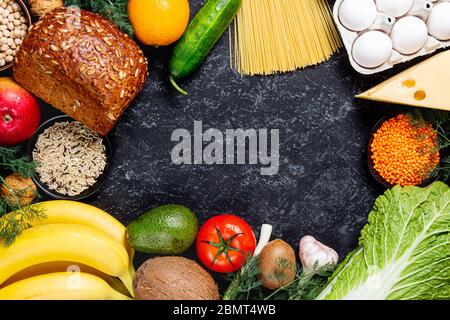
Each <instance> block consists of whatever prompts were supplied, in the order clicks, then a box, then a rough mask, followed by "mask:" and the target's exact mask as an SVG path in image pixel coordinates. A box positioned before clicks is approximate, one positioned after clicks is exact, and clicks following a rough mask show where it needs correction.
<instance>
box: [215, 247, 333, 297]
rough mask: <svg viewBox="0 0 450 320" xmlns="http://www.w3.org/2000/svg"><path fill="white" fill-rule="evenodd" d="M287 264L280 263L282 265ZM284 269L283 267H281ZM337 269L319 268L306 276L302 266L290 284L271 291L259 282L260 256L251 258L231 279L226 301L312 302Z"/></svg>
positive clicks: (225, 295) (298, 268)
mask: <svg viewBox="0 0 450 320" xmlns="http://www.w3.org/2000/svg"><path fill="white" fill-rule="evenodd" d="M283 263H286V262H285V261H284V262H283V261H280V264H283ZM280 267H282V265H280ZM334 269H335V268H331V267H325V268H319V269H318V271H317V272H316V273H315V274H313V275H310V274H304V273H303V271H302V268H301V266H300V265H298V267H297V275H296V277H295V279H294V280H293V281H292V282H290V283H289V284H287V285H285V286H283V287H281V288H279V289H277V290H275V291H272V292H271V291H269V290H267V289H265V288H264V287H263V286H262V283H261V281H260V280H259V276H260V271H259V268H258V256H254V257H252V258H250V259H249V260H248V262H247V264H246V265H245V266H244V267H243V268H242V269H241V270H240V271H239V272H238V273H236V274H235V275H234V276H233V277H232V278H231V284H230V286H229V287H228V289H227V291H226V292H225V294H224V296H223V299H224V300H312V299H314V298H316V296H317V295H318V294H319V293H320V292H321V291H322V290H323V288H324V287H325V286H326V284H327V279H328V277H330V276H331V275H332V274H333V271H334Z"/></svg>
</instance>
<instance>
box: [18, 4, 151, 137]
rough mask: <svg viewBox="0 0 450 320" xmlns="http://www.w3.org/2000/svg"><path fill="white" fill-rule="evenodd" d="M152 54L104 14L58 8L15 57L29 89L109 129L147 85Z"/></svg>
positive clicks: (30, 34) (95, 126)
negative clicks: (148, 54)
mask: <svg viewBox="0 0 450 320" xmlns="http://www.w3.org/2000/svg"><path fill="white" fill-rule="evenodd" d="M147 76H148V67H147V59H146V58H145V56H144V54H143V52H142V51H141V50H140V49H139V47H138V46H137V44H136V43H135V42H134V41H133V40H132V39H131V38H130V37H128V35H126V34H124V33H122V32H121V31H120V30H119V29H117V28H116V27H115V26H114V25H113V24H112V23H111V22H109V21H108V20H106V19H105V18H103V17H102V16H100V15H98V14H95V13H91V12H88V11H84V10H79V9H75V8H58V9H56V10H53V11H51V12H50V13H48V14H46V15H45V16H44V17H43V18H42V19H41V20H40V21H38V22H37V23H36V24H35V25H34V26H33V27H32V29H31V31H30V32H28V34H27V36H26V37H25V39H24V41H23V43H22V45H21V47H20V50H19V52H18V54H17V55H16V59H15V62H14V72H13V77H14V79H15V80H16V81H17V82H18V83H19V84H20V85H21V86H22V87H24V88H25V89H27V90H28V91H30V92H32V93H34V94H35V95H36V96H38V97H40V98H41V99H43V100H44V101H46V102H47V103H49V104H51V105H52V106H54V107H55V108H57V109H59V110H61V111H62V112H64V113H66V114H67V115H69V116H71V117H72V118H74V119H76V120H78V121H80V122H81V123H83V124H85V125H86V126H88V127H89V128H91V129H92V130H94V131H95V132H97V133H99V134H101V135H106V134H108V132H109V131H111V129H112V128H113V127H114V125H115V124H116V122H117V120H118V119H119V117H120V116H121V115H122V113H123V112H124V111H125V109H126V108H127V107H128V105H129V104H130V103H131V101H132V100H133V99H134V98H135V97H136V95H137V94H138V93H139V91H140V90H141V89H142V88H143V86H144V83H145V81H146V79H147Z"/></svg>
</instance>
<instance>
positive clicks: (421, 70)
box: [356, 50, 450, 111]
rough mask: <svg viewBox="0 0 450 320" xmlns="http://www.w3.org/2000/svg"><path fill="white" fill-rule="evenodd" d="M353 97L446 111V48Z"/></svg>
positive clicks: (449, 102) (449, 97) (449, 105)
mask: <svg viewBox="0 0 450 320" xmlns="http://www.w3.org/2000/svg"><path fill="white" fill-rule="evenodd" d="M356 97H357V98H362V99H369V100H376V101H382V102H387V103H398V104H404V105H409V106H415V107H423V108H432V109H441V110H447V111H450V50H448V51H445V52H443V53H440V54H438V55H435V56H434V57H431V58H430V59H428V60H426V61H424V62H422V63H420V64H418V65H416V66H414V67H412V68H410V69H408V70H406V71H403V72H402V73H400V74H398V75H396V76H395V77H393V78H391V79H388V80H386V81H385V82H383V83H381V84H379V85H378V86H376V87H374V88H372V89H370V90H368V91H366V92H363V93H361V94H359V95H357V96H356Z"/></svg>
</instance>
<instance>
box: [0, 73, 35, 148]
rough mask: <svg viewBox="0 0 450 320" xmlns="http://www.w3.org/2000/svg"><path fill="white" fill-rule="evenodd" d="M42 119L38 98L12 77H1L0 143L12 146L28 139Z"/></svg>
mask: <svg viewBox="0 0 450 320" xmlns="http://www.w3.org/2000/svg"><path fill="white" fill-rule="evenodd" d="M40 120H41V110H40V108H39V104H38V102H37V100H36V98H34V97H33V95H32V94H31V93H29V92H28V91H26V90H25V89H23V88H22V87H21V86H19V85H18V84H17V83H16V82H14V80H12V79H11V78H0V145H4V146H12V145H15V144H18V143H21V142H24V141H26V140H28V139H29V138H30V137H31V136H32V135H33V133H34V132H35V131H36V129H37V128H38V126H39V122H40Z"/></svg>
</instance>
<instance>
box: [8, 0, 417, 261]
mask: <svg viewBox="0 0 450 320" xmlns="http://www.w3.org/2000/svg"><path fill="white" fill-rule="evenodd" d="M195 2H196V4H193V5H192V11H193V13H194V12H195V11H196V10H197V9H198V7H199V5H200V3H203V1H198V2H197V1H195ZM191 3H193V2H191ZM145 50H146V54H147V56H148V58H149V61H150V70H151V71H150V77H149V80H148V83H147V86H146V87H145V89H144V91H143V92H142V94H141V95H140V96H139V98H138V99H136V101H135V102H134V103H133V104H132V106H131V107H130V108H129V109H128V110H127V111H126V112H125V114H124V115H123V117H122V118H121V120H120V121H119V123H118V125H117V127H116V128H115V130H114V131H113V132H112V134H111V136H110V138H111V140H112V142H113V147H114V157H113V158H114V160H113V163H112V166H111V170H110V175H109V178H108V179H107V181H106V183H105V185H104V187H103V188H102V189H101V191H100V192H99V193H98V194H97V195H96V196H95V197H94V198H92V199H89V201H88V202H90V203H92V204H93V205H95V206H98V207H100V208H102V209H104V210H106V211H108V212H109V213H111V214H112V215H114V216H115V217H117V218H118V219H120V220H121V221H122V222H123V223H125V224H127V223H129V222H130V221H132V220H133V219H134V218H136V217H137V216H139V215H140V214H142V213H143V212H145V211H147V210H149V209H150V208H152V207H155V206H158V205H162V204H166V203H179V204H183V205H186V206H188V207H189V208H191V209H192V210H193V211H194V212H195V213H196V214H197V215H198V217H199V220H200V222H201V223H202V222H203V221H205V219H207V218H208V217H210V216H212V215H214V214H218V213H233V214H237V215H239V216H242V217H244V218H245V219H246V220H247V221H248V222H249V223H250V224H251V225H252V226H253V227H254V228H255V232H256V233H259V227H260V225H261V224H262V223H270V224H272V225H273V226H274V234H273V237H274V238H283V239H284V240H286V241H288V242H289V243H290V244H292V245H293V246H294V247H295V248H297V247H298V241H299V239H300V237H302V236H304V235H307V234H310V235H313V236H315V237H317V238H318V239H320V240H321V241H323V242H324V243H326V244H328V245H330V246H331V247H333V248H335V249H336V250H337V251H338V253H339V254H340V257H341V258H343V257H344V256H345V255H346V254H347V253H348V252H349V251H350V250H352V249H353V248H354V247H355V246H356V244H357V239H358V236H359V233H360V231H361V229H362V227H363V226H364V224H365V223H366V219H367V215H368V213H369V211H370V209H371V206H372V204H373V201H374V199H375V198H376V197H377V196H378V195H379V194H380V193H381V192H382V191H383V190H382V189H381V188H380V186H379V185H377V183H376V182H375V181H374V180H373V178H372V177H371V175H370V173H369V170H368V169H367V164H366V148H367V142H368V140H369V136H370V131H371V129H372V127H373V125H374V124H375V123H376V122H377V120H378V119H379V118H380V117H382V116H383V115H384V114H385V113H386V112H388V110H392V108H393V107H386V106H383V105H382V104H379V103H371V102H367V101H356V100H355V99H354V95H355V94H356V93H359V92H361V91H362V90H366V89H368V88H370V87H371V86H373V85H375V84H378V83H379V82H380V81H382V80H384V79H386V78H388V77H389V76H391V75H393V74H395V73H397V72H399V71H400V70H403V69H405V68H406V67H407V66H408V65H411V63H409V64H403V65H401V66H400V67H396V68H395V69H394V70H391V71H388V72H384V73H382V74H381V75H373V76H362V75H359V74H357V73H356V71H354V70H353V69H352V68H351V67H350V64H349V62H348V58H347V55H346V53H345V51H344V50H343V49H342V50H341V52H340V53H338V54H336V55H335V56H333V58H332V59H331V60H330V61H328V62H325V63H323V64H321V65H319V66H316V67H311V68H307V69H305V70H299V71H296V72H292V73H288V74H284V75H276V76H269V77H240V76H239V75H238V74H237V73H236V72H234V71H232V70H230V68H229V48H228V33H226V35H225V36H224V37H223V38H222V39H221V40H220V42H219V44H218V45H217V47H216V48H215V49H214V50H213V52H212V54H211V55H210V56H209V57H208V59H207V61H205V63H204V64H203V65H202V67H201V68H200V69H199V70H198V71H197V72H196V73H195V74H194V75H192V77H190V78H189V79H186V80H185V81H183V82H182V83H180V84H181V85H182V86H183V87H184V88H185V89H186V90H187V91H188V92H189V93H190V95H189V96H188V97H185V96H182V95H180V94H178V93H177V92H176V91H175V90H173V89H172V87H171V85H170V84H169V82H168V81H167V75H166V64H167V60H168V57H169V56H170V52H171V48H161V49H149V48H147V49H145ZM415 62H417V61H415ZM4 74H5V73H4ZM42 108H43V112H44V118H43V119H42V120H43V121H44V120H45V119H46V118H49V117H51V116H53V115H55V114H57V112H56V111H55V110H53V109H52V108H51V107H49V106H46V105H45V104H44V103H42ZM395 109H398V107H395ZM194 120H201V121H203V126H204V129H205V130H206V129H208V128H218V129H221V130H225V129H228V128H230V129H238V128H243V129H249V128H254V129H262V128H267V129H279V130H280V170H279V173H278V174H277V175H275V176H261V175H260V165H256V166H255V165H213V166H208V165H190V166H189V165H183V166H177V165H174V164H172V163H171V157H170V152H171V150H172V148H173V146H174V145H175V143H174V142H171V134H172V131H173V130H175V129H177V128H186V129H188V130H189V131H191V132H192V130H193V121H194ZM188 255H189V256H191V257H194V256H195V255H194V253H193V252H190V253H188ZM143 258H146V257H144V256H141V257H140V259H143Z"/></svg>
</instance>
